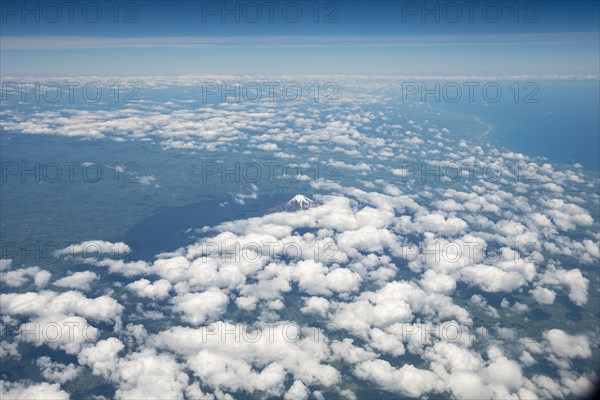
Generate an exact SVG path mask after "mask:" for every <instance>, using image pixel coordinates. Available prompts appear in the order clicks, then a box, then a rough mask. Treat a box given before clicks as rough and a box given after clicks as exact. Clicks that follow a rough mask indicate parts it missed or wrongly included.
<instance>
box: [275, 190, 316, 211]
mask: <svg viewBox="0 0 600 400" xmlns="http://www.w3.org/2000/svg"><path fill="white" fill-rule="evenodd" d="M314 206H315V202H314V200H311V199H309V198H308V197H306V196H304V195H302V194H297V195H295V196H294V197H293V198H292V199H291V200H289V201H288V202H287V203H284V204H281V205H279V206H277V207H275V208H272V209H271V210H269V213H275V212H294V211H300V210H308V209H309V208H312V207H314Z"/></svg>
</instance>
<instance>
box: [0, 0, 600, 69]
mask: <svg viewBox="0 0 600 400" xmlns="http://www.w3.org/2000/svg"><path fill="white" fill-rule="evenodd" d="M74 3H75V5H74V6H72V7H70V6H67V5H65V4H68V2H64V3H63V2H49V3H48V2H31V1H28V2H19V1H17V2H13V1H6V2H3V3H2V6H1V7H2V8H1V33H2V35H1V39H0V55H1V56H2V57H1V61H0V67H1V69H2V75H3V76H15V75H69V74H74V75H103V74H111V75H178V74H205V73H210V74H219V73H222V74H360V75H436V76H439V75H442V76H447V75H485V76H498V75H514V74H528V75H594V76H597V75H598V71H599V69H600V59H599V58H600V56H599V52H598V48H599V46H600V33H599V32H600V28H599V19H598V15H599V12H600V11H599V2H597V1H570V2H559V1H548V2H546V1H545V2H527V1H523V2H512V1H510V2H509V1H498V2H494V1H473V2H445V1H441V2H440V1H438V2H433V1H428V2H413V1H369V2H359V1H319V2H315V1H255V2H248V1H238V2H235V1H227V2H221V1H208V2H206V1H205V2H202V1H200V2H193V1H172V2H168V3H167V2H158V1H133V2H127V1H122V2H114V1H98V2H88V1H81V2H74Z"/></svg>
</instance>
